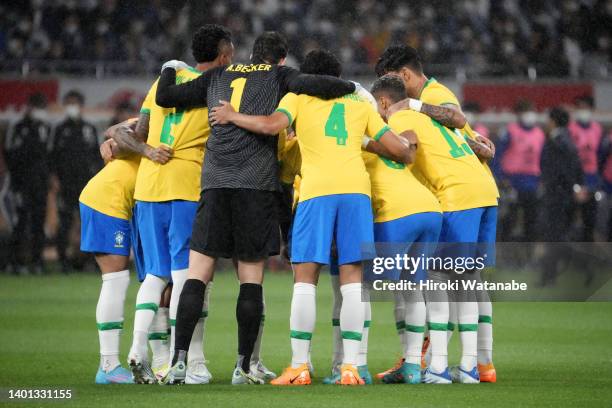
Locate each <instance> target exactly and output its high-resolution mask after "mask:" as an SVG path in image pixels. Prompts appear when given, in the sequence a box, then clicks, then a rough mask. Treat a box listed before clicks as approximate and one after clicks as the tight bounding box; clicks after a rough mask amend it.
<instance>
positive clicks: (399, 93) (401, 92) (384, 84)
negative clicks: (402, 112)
mask: <svg viewBox="0 0 612 408" xmlns="http://www.w3.org/2000/svg"><path fill="white" fill-rule="evenodd" d="M370 92H371V93H372V95H374V96H375V97H376V94H378V93H381V92H384V93H386V94H387V95H388V96H389V98H391V100H392V101H393V102H398V101H400V100H402V99H404V98H405V97H406V88H404V82H403V81H402V78H400V77H398V76H397V75H392V74H387V75H383V76H381V77H380V78H378V79H377V80H376V81H374V84H373V85H372V89H371V90H370Z"/></svg>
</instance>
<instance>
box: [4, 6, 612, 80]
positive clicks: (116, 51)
mask: <svg viewBox="0 0 612 408" xmlns="http://www.w3.org/2000/svg"><path fill="white" fill-rule="evenodd" d="M210 22H215V23H220V24H224V25H226V26H228V27H229V28H230V29H231V30H232V32H233V33H234V36H235V39H236V45H237V47H238V48H237V52H238V55H237V57H238V59H246V58H248V50H249V49H250V46H251V42H252V40H253V38H254V37H255V36H256V35H257V34H259V33H260V32H262V31H264V30H279V31H282V32H284V33H285V34H286V35H287V36H288V38H289V40H290V45H291V50H292V53H293V56H294V57H295V58H296V59H299V58H300V56H301V55H303V54H304V53H305V52H307V51H308V50H310V49H311V48H319V47H324V48H328V49H330V50H332V51H335V52H337V54H338V55H339V56H340V57H341V60H342V61H343V62H344V63H346V64H347V65H346V69H347V70H351V71H360V70H361V72H366V71H367V70H371V66H372V64H373V63H374V62H375V60H376V58H377V57H378V55H379V54H380V53H381V52H382V50H383V47H384V46H385V45H386V44H388V43H389V42H390V41H396V42H404V43H407V44H409V45H412V46H414V47H415V48H417V49H419V50H421V52H422V53H423V55H424V57H425V60H426V61H427V62H428V66H429V67H430V71H432V70H436V69H439V70H441V72H447V73H449V72H453V69H455V68H456V67H457V66H461V67H465V69H466V71H467V73H468V74H469V75H510V74H516V75H524V74H525V73H526V72H527V71H528V70H529V68H531V67H533V68H535V69H536V70H537V72H538V74H539V75H541V76H542V75H544V76H568V75H571V76H581V75H583V76H588V75H593V74H597V73H601V72H602V70H605V69H606V67H608V66H609V64H610V62H611V58H612V38H611V30H610V27H612V0H560V1H557V0H540V1H532V0H498V1H497V0H495V1H494V0H457V1H450V0H411V1H410V2H406V1H395V0H336V1H327V0H282V1H281V0H209V1H206V2H201V1H196V0H189V1H184V0H183V1H162V0H155V1H143V0H140V1H139V0H122V1H117V0H80V1H77V0H30V1H28V0H25V1H18V0H17V1H15V0H14V1H3V2H2V3H1V4H0V57H2V59H4V60H10V61H12V62H19V61H24V60H28V61H32V62H33V63H35V62H36V61H40V60H46V61H64V60H77V61H82V62H84V65H81V67H85V66H87V65H86V63H87V62H92V61H103V62H110V63H112V62H117V63H120V64H121V65H122V67H124V68H127V69H130V68H131V69H133V70H135V72H142V70H143V69H146V70H148V71H151V70H156V69H157V67H158V66H159V64H160V62H162V61H165V60H167V59H170V58H176V57H179V56H187V55H188V50H187V45H188V39H189V36H190V32H191V31H192V29H193V28H194V27H196V26H198V25H201V24H203V23H210ZM76 67H77V68H75V66H72V68H64V69H67V70H69V69H72V70H77V71H78V70H79V68H78V65H77V66H76ZM436 67H437V68H436ZM36 69H38V70H43V71H44V70H45V65H44V64H41V65H38V66H37V68H36ZM83 69H84V68H83ZM433 73H436V72H433Z"/></svg>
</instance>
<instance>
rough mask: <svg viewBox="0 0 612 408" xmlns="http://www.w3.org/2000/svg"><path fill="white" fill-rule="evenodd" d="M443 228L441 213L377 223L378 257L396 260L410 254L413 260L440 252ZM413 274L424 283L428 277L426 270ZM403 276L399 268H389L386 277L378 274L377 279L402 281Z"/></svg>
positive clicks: (375, 228)
mask: <svg viewBox="0 0 612 408" xmlns="http://www.w3.org/2000/svg"><path fill="white" fill-rule="evenodd" d="M441 228H442V214H441V213H439V212H424V213H418V214H412V215H408V216H406V217H402V218H398V219H396V220H391V221H386V222H377V223H375V224H374V238H376V243H377V247H378V249H379V251H377V252H378V253H377V255H378V256H382V257H395V256H396V255H397V254H399V255H403V254H408V255H410V256H411V257H424V258H427V257H429V256H430V255H431V254H433V253H434V251H435V249H436V244H437V243H438V239H439V237H440V229H441ZM382 243H395V244H396V245H389V244H382ZM410 272H411V278H412V279H413V280H416V281H420V280H423V279H425V278H426V271H425V269H424V268H423V267H419V268H418V269H417V270H416V271H410ZM401 273H402V271H401V270H399V269H388V270H386V271H385V272H384V273H383V274H381V275H376V279H388V280H399V279H400V275H401Z"/></svg>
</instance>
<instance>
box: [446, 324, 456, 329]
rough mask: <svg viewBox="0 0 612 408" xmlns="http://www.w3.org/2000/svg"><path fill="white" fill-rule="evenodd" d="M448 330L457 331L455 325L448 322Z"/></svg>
mask: <svg viewBox="0 0 612 408" xmlns="http://www.w3.org/2000/svg"><path fill="white" fill-rule="evenodd" d="M446 330H448V331H455V323H451V322H448V324H447V325H446Z"/></svg>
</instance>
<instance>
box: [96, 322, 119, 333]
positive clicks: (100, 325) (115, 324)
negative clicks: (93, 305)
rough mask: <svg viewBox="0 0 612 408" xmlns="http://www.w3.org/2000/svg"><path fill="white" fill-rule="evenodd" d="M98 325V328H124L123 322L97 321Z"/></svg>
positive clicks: (102, 329) (101, 329)
mask: <svg viewBox="0 0 612 408" xmlns="http://www.w3.org/2000/svg"><path fill="white" fill-rule="evenodd" d="M96 326H98V330H100V331H104V330H121V329H123V322H104V323H96Z"/></svg>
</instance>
